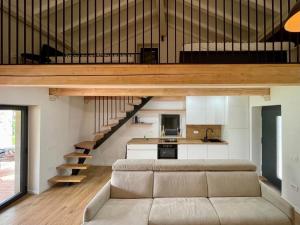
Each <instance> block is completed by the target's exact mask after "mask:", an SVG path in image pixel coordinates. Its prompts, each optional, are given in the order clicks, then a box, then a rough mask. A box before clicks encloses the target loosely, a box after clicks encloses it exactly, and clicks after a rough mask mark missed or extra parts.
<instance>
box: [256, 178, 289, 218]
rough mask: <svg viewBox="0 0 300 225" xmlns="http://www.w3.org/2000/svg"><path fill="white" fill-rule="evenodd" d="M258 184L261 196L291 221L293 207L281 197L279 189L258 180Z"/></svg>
mask: <svg viewBox="0 0 300 225" xmlns="http://www.w3.org/2000/svg"><path fill="white" fill-rule="evenodd" d="M260 186H261V194H262V197H263V198H264V199H266V200H267V201H269V202H270V203H272V204H273V205H274V206H276V207H277V208H278V209H280V210H281V211H282V212H283V213H284V214H286V215H287V216H288V217H289V218H290V220H291V221H294V208H293V207H292V206H291V205H290V204H289V203H288V202H287V201H286V200H284V199H283V198H282V197H281V195H280V193H279V191H277V190H276V189H275V188H274V187H272V186H271V185H269V184H267V183H265V182H263V181H260Z"/></svg>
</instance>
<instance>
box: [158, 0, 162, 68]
mask: <svg viewBox="0 0 300 225" xmlns="http://www.w3.org/2000/svg"><path fill="white" fill-rule="evenodd" d="M160 1H161V0H158V6H157V7H158V63H160V56H161V54H160V52H161V48H160V45H161V44H160V42H161V31H160V16H161V12H160V11H161V9H160Z"/></svg>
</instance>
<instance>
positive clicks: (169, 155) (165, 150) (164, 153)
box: [157, 144, 178, 159]
mask: <svg viewBox="0 0 300 225" xmlns="http://www.w3.org/2000/svg"><path fill="white" fill-rule="evenodd" d="M157 158H158V159H177V158H178V153H177V144H159V145H158V156H157Z"/></svg>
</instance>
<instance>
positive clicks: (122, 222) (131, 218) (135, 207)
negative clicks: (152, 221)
mask: <svg viewBox="0 0 300 225" xmlns="http://www.w3.org/2000/svg"><path fill="white" fill-rule="evenodd" d="M152 201H153V200H152V199H109V200H108V201H107V202H106V203H105V205H104V206H103V207H102V208H101V210H100V211H99V212H98V213H97V215H96V216H95V217H94V219H93V220H92V221H91V222H88V223H85V224H84V225H133V224H134V225H148V217H149V213H150V208H151V204H152Z"/></svg>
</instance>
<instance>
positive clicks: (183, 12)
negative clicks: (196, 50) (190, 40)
mask: <svg viewBox="0 0 300 225" xmlns="http://www.w3.org/2000/svg"><path fill="white" fill-rule="evenodd" d="M184 14H185V5H184V0H182V45H183V54H182V61H183V62H185V61H184V58H185V57H184V56H185V55H184V54H185V45H184V43H185V40H184V38H185V37H184V36H185V35H184V30H185V29H184V27H185V26H184V25H185V21H184V17H185V15H184Z"/></svg>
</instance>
